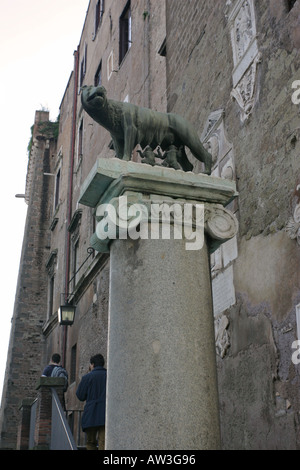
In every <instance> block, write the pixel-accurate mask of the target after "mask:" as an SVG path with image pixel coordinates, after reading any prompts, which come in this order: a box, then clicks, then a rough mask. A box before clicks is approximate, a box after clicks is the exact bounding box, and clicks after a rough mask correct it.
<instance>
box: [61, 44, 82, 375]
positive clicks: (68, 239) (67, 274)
mask: <svg viewBox="0 0 300 470" xmlns="http://www.w3.org/2000/svg"><path fill="white" fill-rule="evenodd" d="M78 73H79V46H78V48H77V51H74V74H75V76H74V95H73V118H72V134H71V164H70V174H69V190H68V193H69V198H68V213H67V227H68V226H69V225H70V223H71V219H72V197H73V172H74V157H75V139H76V114H77V96H78ZM70 246H71V234H70V232H69V231H67V236H66V271H65V288H64V292H65V294H66V296H67V295H68V294H69V277H70ZM67 328H68V326H67V325H64V331H63V354H62V365H63V367H65V365H66V349H67V331H68V330H67Z"/></svg>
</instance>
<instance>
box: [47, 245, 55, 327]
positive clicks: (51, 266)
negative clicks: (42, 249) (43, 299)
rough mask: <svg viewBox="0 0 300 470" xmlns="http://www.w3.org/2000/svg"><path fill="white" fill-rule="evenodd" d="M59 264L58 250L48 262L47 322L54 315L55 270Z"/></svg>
mask: <svg viewBox="0 0 300 470" xmlns="http://www.w3.org/2000/svg"><path fill="white" fill-rule="evenodd" d="M56 263H57V250H53V251H52V252H51V253H50V256H49V258H48V260H47V262H46V269H47V272H48V305H47V320H49V318H50V317H51V316H52V315H53V310H54V290H55V270H56Z"/></svg>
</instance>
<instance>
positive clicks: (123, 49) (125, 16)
mask: <svg viewBox="0 0 300 470" xmlns="http://www.w3.org/2000/svg"><path fill="white" fill-rule="evenodd" d="M130 47H131V8H130V1H129V2H128V3H127V5H126V7H125V9H124V11H123V13H122V15H121V16H120V54H119V65H120V64H121V62H122V60H123V59H124V57H125V55H126V54H127V52H128V50H129V49H130Z"/></svg>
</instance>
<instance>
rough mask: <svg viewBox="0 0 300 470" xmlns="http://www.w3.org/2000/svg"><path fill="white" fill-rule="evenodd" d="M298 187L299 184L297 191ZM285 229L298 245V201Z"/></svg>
mask: <svg viewBox="0 0 300 470" xmlns="http://www.w3.org/2000/svg"><path fill="white" fill-rule="evenodd" d="M299 189H300V185H298V186H297V191H298V190H299ZM285 231H286V232H287V234H288V236H289V237H290V238H291V239H292V240H297V243H298V245H299V246H300V203H299V204H297V205H296V207H295V209H294V213H293V217H291V218H290V219H289V221H288V223H287V225H286V227H285Z"/></svg>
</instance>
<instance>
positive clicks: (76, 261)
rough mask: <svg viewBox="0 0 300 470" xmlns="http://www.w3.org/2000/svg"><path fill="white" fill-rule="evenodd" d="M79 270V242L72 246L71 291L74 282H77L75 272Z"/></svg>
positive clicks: (74, 284)
mask: <svg viewBox="0 0 300 470" xmlns="http://www.w3.org/2000/svg"><path fill="white" fill-rule="evenodd" d="M78 268H79V240H76V242H75V243H74V245H73V273H72V277H73V289H75V286H76V282H77V271H78Z"/></svg>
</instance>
